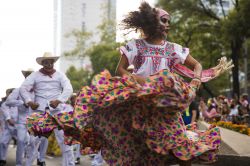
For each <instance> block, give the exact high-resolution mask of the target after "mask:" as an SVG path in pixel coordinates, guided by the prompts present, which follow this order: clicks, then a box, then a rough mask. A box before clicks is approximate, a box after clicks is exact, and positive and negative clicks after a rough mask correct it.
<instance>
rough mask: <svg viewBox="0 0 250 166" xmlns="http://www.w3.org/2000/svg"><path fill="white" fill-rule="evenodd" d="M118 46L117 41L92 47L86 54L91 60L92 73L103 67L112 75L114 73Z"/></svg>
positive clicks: (117, 57) (117, 58)
mask: <svg viewBox="0 0 250 166" xmlns="http://www.w3.org/2000/svg"><path fill="white" fill-rule="evenodd" d="M118 46H119V45H118V44H117V43H112V44H105V43H104V44H98V45H95V46H93V47H92V49H91V50H90V52H89V53H88V55H89V56H90V60H91V62H92V68H93V74H97V73H99V72H100V71H102V70H103V69H108V70H109V71H110V73H111V74H112V75H114V74H115V69H116V66H117V64H118V61H119V57H120V53H119V51H118V50H117V47H118Z"/></svg>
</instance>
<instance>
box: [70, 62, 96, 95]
mask: <svg viewBox="0 0 250 166" xmlns="http://www.w3.org/2000/svg"><path fill="white" fill-rule="evenodd" d="M66 75H67V77H68V78H69V79H70V82H71V85H72V86H73V89H74V92H78V91H80V90H81V87H82V86H86V85H89V84H90V79H91V78H90V76H91V72H90V71H87V70H84V69H79V70H77V69H76V68H75V67H74V66H71V67H70V68H69V69H68V70H67V72H66Z"/></svg>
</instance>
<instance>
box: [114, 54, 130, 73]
mask: <svg viewBox="0 0 250 166" xmlns="http://www.w3.org/2000/svg"><path fill="white" fill-rule="evenodd" d="M128 66H129V63H128V60H127V58H126V56H125V55H121V58H120V60H119V63H118V65H117V67H116V71H115V74H116V75H118V76H123V75H126V74H127V75H128V74H130V73H129V71H127V68H128Z"/></svg>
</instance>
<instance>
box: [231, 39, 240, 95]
mask: <svg viewBox="0 0 250 166" xmlns="http://www.w3.org/2000/svg"><path fill="white" fill-rule="evenodd" d="M241 45H242V42H241V40H237V39H235V40H233V41H232V42H231V52H232V54H231V58H232V60H233V64H234V67H233V68H232V74H233V94H232V97H234V96H237V97H239V95H240V84H239V56H240V49H241Z"/></svg>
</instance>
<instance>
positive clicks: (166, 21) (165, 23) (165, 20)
mask: <svg viewBox="0 0 250 166" xmlns="http://www.w3.org/2000/svg"><path fill="white" fill-rule="evenodd" d="M160 24H161V26H162V28H163V35H164V36H166V35H167V34H168V31H169V29H170V16H169V15H164V16H162V17H160Z"/></svg>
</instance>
